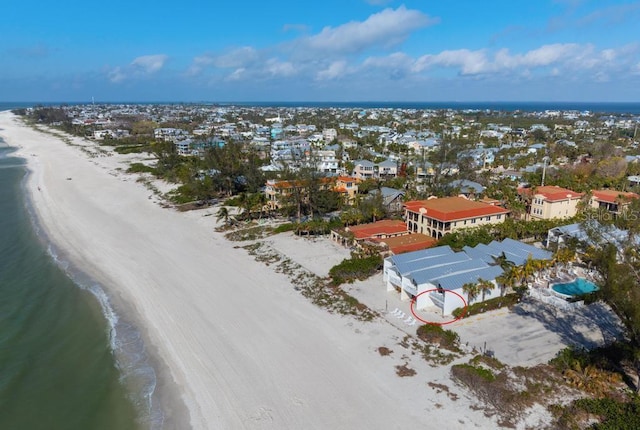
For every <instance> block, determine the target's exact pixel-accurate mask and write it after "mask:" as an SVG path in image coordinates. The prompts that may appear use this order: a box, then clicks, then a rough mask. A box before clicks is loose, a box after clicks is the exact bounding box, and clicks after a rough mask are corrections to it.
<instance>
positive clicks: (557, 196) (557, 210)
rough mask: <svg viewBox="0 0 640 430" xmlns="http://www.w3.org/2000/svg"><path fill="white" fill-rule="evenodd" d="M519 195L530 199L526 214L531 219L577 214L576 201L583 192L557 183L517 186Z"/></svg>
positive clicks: (565, 216)
mask: <svg viewBox="0 0 640 430" xmlns="http://www.w3.org/2000/svg"><path fill="white" fill-rule="evenodd" d="M518 194H520V196H521V197H524V198H526V199H527V200H529V199H530V203H529V208H528V210H527V213H528V215H529V216H530V217H531V218H532V219H554V218H560V219H562V218H571V217H574V216H575V215H576V214H577V211H578V202H579V201H580V200H581V199H582V196H584V193H577V192H575V191H572V190H569V189H567V188H562V187H559V186H557V185H546V186H542V187H537V188H519V189H518Z"/></svg>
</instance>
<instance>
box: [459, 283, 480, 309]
mask: <svg viewBox="0 0 640 430" xmlns="http://www.w3.org/2000/svg"><path fill="white" fill-rule="evenodd" d="M462 292H463V293H465V294H466V295H467V299H468V300H469V303H468V305H471V304H472V303H473V301H474V300H475V299H476V298H477V297H478V295H479V294H480V287H479V285H478V284H477V283H475V282H468V283H466V284H464V285H463V286H462Z"/></svg>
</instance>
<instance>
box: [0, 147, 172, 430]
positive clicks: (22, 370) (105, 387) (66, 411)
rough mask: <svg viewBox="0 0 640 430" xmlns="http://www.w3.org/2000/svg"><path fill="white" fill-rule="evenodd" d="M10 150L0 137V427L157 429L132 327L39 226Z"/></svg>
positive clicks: (146, 369) (151, 381)
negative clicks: (54, 247)
mask: <svg viewBox="0 0 640 430" xmlns="http://www.w3.org/2000/svg"><path fill="white" fill-rule="evenodd" d="M9 152H10V151H9V149H8V148H6V145H3V143H2V141H1V140H0V429H11V430H39V429H43V430H44V429H46V430H57V429H60V430H76V429H77V430H87V429H91V430H101V429H104V430H112V429H122V430H129V429H131V430H134V429H136V430H137V429H142V428H159V427H161V422H162V420H161V418H162V417H161V413H160V412H159V411H157V410H156V409H154V408H153V407H150V403H149V402H150V393H151V392H153V388H154V386H155V375H154V373H153V369H151V368H150V366H148V365H147V364H146V355H145V353H144V348H143V346H142V342H141V341H140V340H139V334H138V333H137V332H136V330H135V329H134V328H133V326H131V325H128V324H126V322H124V321H121V320H120V319H118V318H117V317H116V314H115V313H114V312H113V310H112V309H111V307H110V306H109V303H108V300H107V298H106V296H105V295H104V293H103V292H102V289H101V288H100V286H99V285H96V284H95V283H91V282H90V280H89V279H88V278H86V277H83V276H84V275H82V273H81V272H79V271H74V270H73V269H72V268H70V267H69V266H68V265H67V264H65V263H64V261H61V259H57V258H56V253H55V251H53V250H52V248H51V247H50V246H49V245H48V244H47V242H46V240H45V238H44V237H43V235H41V234H37V229H36V228H35V224H34V223H33V222H32V218H31V216H30V211H29V208H28V205H27V204H26V202H25V199H24V195H23V194H24V192H23V189H22V186H21V184H22V181H23V178H24V177H25V173H26V169H25V167H24V165H23V163H22V160H20V159H18V158H14V157H7V155H8V154H9ZM72 279H73V280H72Z"/></svg>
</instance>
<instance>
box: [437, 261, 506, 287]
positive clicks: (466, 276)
mask: <svg viewBox="0 0 640 430" xmlns="http://www.w3.org/2000/svg"><path fill="white" fill-rule="evenodd" d="M501 274H502V269H501V268H500V266H487V267H485V268H484V269H479V270H473V271H469V272H463V273H453V274H451V275H447V276H442V277H439V278H436V279H434V280H433V282H432V284H433V285H435V286H437V287H440V288H444V289H445V290H458V289H460V288H462V286H463V285H464V284H468V283H471V282H478V281H479V280H480V279H484V280H487V281H493V280H494V279H495V278H496V277H497V276H499V275H501Z"/></svg>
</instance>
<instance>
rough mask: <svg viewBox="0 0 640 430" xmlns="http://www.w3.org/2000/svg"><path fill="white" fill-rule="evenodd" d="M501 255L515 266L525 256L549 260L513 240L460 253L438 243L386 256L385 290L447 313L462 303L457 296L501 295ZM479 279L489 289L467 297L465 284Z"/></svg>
mask: <svg viewBox="0 0 640 430" xmlns="http://www.w3.org/2000/svg"><path fill="white" fill-rule="evenodd" d="M503 255H504V257H506V260H508V261H510V262H512V263H513V264H514V265H516V266H520V265H523V264H525V263H526V261H527V259H528V258H533V259H536V260H551V259H552V253H551V252H549V251H546V250H542V249H539V248H536V247H534V246H533V245H528V244H525V243H522V242H519V241H517V240H513V239H505V240H503V241H502V242H497V241H493V242H491V243H489V244H488V245H484V244H480V245H477V246H475V247H473V248H471V247H465V248H464V249H463V250H462V251H461V252H455V251H453V250H452V249H451V248H450V247H449V246H439V247H436V248H430V249H425V250H421V251H416V252H409V253H406V254H400V255H393V256H391V257H387V258H386V259H385V260H384V268H383V281H384V283H385V285H386V288H387V291H390V292H391V291H396V292H398V293H399V294H400V299H401V300H415V301H416V303H415V307H416V309H418V310H419V309H426V308H432V307H436V308H438V309H440V310H441V311H442V314H443V315H450V314H451V313H452V312H453V310H454V309H456V308H460V307H463V306H464V303H463V302H462V300H461V299H460V297H459V296H462V297H463V298H464V300H465V301H466V302H467V304H469V302H470V301H471V303H477V302H479V301H483V300H487V299H490V298H495V297H497V296H498V295H499V294H500V288H499V285H498V282H497V281H496V278H497V277H498V276H500V275H501V274H502V273H503V270H502V268H501V267H500V266H499V265H498V264H497V263H496V262H497V259H498V258H499V257H501V256H503ZM481 280H484V281H487V285H488V286H490V288H487V289H485V290H484V291H483V292H481V293H480V294H478V296H477V297H475V298H474V299H473V300H469V296H468V294H467V293H466V292H465V291H464V286H465V285H466V284H472V283H478V282H480V281H481ZM454 293H455V294H454Z"/></svg>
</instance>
